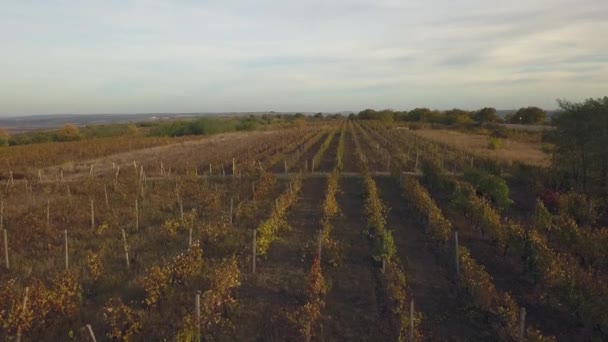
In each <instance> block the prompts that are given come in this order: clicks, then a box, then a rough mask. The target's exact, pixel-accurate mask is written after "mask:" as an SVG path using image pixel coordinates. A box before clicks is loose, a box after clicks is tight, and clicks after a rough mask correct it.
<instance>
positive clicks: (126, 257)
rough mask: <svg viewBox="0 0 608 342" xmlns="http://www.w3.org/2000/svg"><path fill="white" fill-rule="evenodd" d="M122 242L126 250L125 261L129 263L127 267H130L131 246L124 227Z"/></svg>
mask: <svg viewBox="0 0 608 342" xmlns="http://www.w3.org/2000/svg"><path fill="white" fill-rule="evenodd" d="M122 243H123V247H124V250H125V261H126V264H127V269H129V266H130V265H129V246H128V245H127V234H126V233H125V230H124V229H122Z"/></svg>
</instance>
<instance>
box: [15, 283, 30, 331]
mask: <svg viewBox="0 0 608 342" xmlns="http://www.w3.org/2000/svg"><path fill="white" fill-rule="evenodd" d="M29 290H30V288H29V287H26V288H25V295H24V296H23V310H22V311H21V312H23V313H25V310H26V309H27V296H28V294H29ZM20 341H21V328H19V329H18V330H17V342H20Z"/></svg>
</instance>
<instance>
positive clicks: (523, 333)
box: [519, 308, 526, 342]
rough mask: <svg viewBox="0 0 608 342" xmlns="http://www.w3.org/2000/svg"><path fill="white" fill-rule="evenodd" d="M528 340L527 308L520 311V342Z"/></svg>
mask: <svg viewBox="0 0 608 342" xmlns="http://www.w3.org/2000/svg"><path fill="white" fill-rule="evenodd" d="M525 340H526V308H521V309H519V341H520V342H524V341H525Z"/></svg>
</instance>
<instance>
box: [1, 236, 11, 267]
mask: <svg viewBox="0 0 608 342" xmlns="http://www.w3.org/2000/svg"><path fill="white" fill-rule="evenodd" d="M2 234H3V235H4V266H6V269H7V270H8V269H10V268H11V267H10V264H9V262H8V233H7V231H6V229H3V230H2Z"/></svg>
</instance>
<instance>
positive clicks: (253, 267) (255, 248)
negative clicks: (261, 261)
mask: <svg viewBox="0 0 608 342" xmlns="http://www.w3.org/2000/svg"><path fill="white" fill-rule="evenodd" d="M257 237H258V230H257V229H253V243H252V245H251V250H252V256H253V258H252V260H251V261H252V264H251V272H252V273H255V263H256V258H257V254H258V253H257V252H258V251H257Z"/></svg>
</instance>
